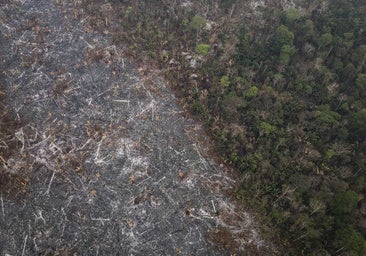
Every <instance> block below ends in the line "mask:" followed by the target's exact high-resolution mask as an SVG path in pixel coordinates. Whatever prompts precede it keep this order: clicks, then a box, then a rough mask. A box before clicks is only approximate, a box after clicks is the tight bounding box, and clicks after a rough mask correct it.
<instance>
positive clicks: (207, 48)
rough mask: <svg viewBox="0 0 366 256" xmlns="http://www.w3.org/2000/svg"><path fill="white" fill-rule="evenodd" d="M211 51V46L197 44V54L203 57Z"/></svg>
mask: <svg viewBox="0 0 366 256" xmlns="http://www.w3.org/2000/svg"><path fill="white" fill-rule="evenodd" d="M209 51H210V45H209V44H197V46H196V52H197V53H199V54H202V55H206V54H207V53H208V52H209Z"/></svg>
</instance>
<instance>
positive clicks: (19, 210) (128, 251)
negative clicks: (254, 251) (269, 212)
mask: <svg viewBox="0 0 366 256" xmlns="http://www.w3.org/2000/svg"><path fill="white" fill-rule="evenodd" d="M57 2H59V3H57ZM77 2H78V1H70V3H68V2H67V1H52V0H38V1H36V0H22V1H21V0H18V1H15V0H13V1H9V3H6V4H5V3H4V1H0V8H1V9H0V23H1V26H0V29H1V38H0V41H1V43H2V45H1V51H0V53H1V55H2V56H1V64H0V66H1V68H2V73H3V77H2V80H3V83H4V84H5V87H6V93H7V98H6V103H7V106H8V108H9V110H11V111H13V113H14V118H16V119H17V120H18V121H19V122H20V123H21V124H22V125H21V128H19V129H17V130H16V131H15V134H14V136H13V137H12V138H6V139H7V140H8V141H10V140H12V141H13V142H14V141H15V142H16V143H17V145H18V147H17V151H16V152H15V153H13V154H12V155H11V157H9V158H8V159H3V161H2V163H1V164H2V165H3V171H2V173H0V175H3V176H4V175H5V176H11V175H15V176H16V175H19V177H21V178H19V179H17V182H19V184H20V185H19V186H15V185H14V186H13V188H12V187H11V186H5V185H4V183H2V188H0V191H1V205H0V255H73V254H74V253H77V255H226V254H229V252H227V251H222V250H219V249H218V248H217V245H218V246H219V247H220V246H221V247H225V246H228V245H233V246H235V247H237V248H239V249H240V250H242V252H243V251H245V250H246V248H249V247H255V248H257V247H264V246H265V245H264V243H263V241H262V240H261V239H260V237H259V236H258V234H257V232H256V229H255V227H254V224H253V223H252V221H251V218H250V217H249V215H248V214H247V213H245V212H241V211H238V210H237V209H236V208H235V206H234V205H233V204H232V203H231V202H230V201H229V200H228V199H227V198H226V197H225V195H224V193H223V190H224V189H227V188H230V187H231V186H233V184H234V181H233V180H232V179H231V178H230V177H229V176H228V175H227V174H226V173H225V170H223V169H222V168H220V167H218V166H216V165H215V164H214V163H213V162H212V161H210V160H208V159H205V158H204V157H203V155H204V151H205V149H204V148H203V147H202V146H200V145H198V144H197V142H196V141H195V140H193V139H192V136H189V135H188V134H190V135H192V134H193V135H194V136H199V131H196V130H197V129H195V128H197V127H198V126H197V125H196V124H195V123H194V122H192V121H191V120H188V119H186V118H185V117H184V116H183V115H182V111H181V109H180V108H179V107H178V106H177V103H176V100H175V98H174V97H173V96H172V94H171V93H170V92H169V90H168V89H167V88H166V86H165V84H164V81H163V80H162V79H160V78H159V77H154V76H152V75H153V74H150V75H149V76H150V78H149V79H146V76H142V75H141V74H140V73H139V72H138V70H136V68H135V67H134V66H133V65H132V64H131V63H130V62H129V60H128V59H126V58H125V57H124V53H123V50H122V49H119V48H117V47H116V46H114V45H113V44H112V43H111V40H110V38H108V35H103V34H101V33H97V32H94V31H91V30H90V29H89V28H88V26H87V25H86V24H87V19H88V17H85V19H79V17H75V15H73V14H74V11H75V10H76V9H75V8H78V6H76V4H77ZM74 4H75V6H74ZM78 11H79V13H80V9H78ZM74 18H77V19H74ZM4 143H6V140H5V139H3V144H4ZM10 181H11V180H10ZM13 182H14V180H13ZM227 230H230V232H228V233H227V232H226V231H227ZM208 237H211V241H212V240H214V241H216V246H214V245H213V244H212V242H211V241H210V239H207V238H208ZM57 253H58V254H57ZM62 253H64V254H62Z"/></svg>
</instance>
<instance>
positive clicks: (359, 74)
mask: <svg viewBox="0 0 366 256" xmlns="http://www.w3.org/2000/svg"><path fill="white" fill-rule="evenodd" d="M243 2H245V3H243ZM278 2H280V1H272V2H271V1H267V4H266V5H265V6H262V7H261V6H259V7H257V8H256V9H255V11H254V10H253V8H248V5H247V4H248V3H249V2H248V1H235V0H221V1H219V0H216V1H215V0H202V1H194V2H192V3H191V2H189V1H176V0H165V1H153V0H149V1H128V0H125V1H111V4H112V8H113V10H114V12H113V14H112V13H108V15H105V14H104V13H103V11H101V10H103V8H101V5H103V4H105V2H103V1H94V3H91V2H90V1H85V5H86V8H87V9H88V11H89V12H91V13H93V14H96V15H99V16H100V18H101V20H102V21H103V22H97V21H95V24H94V25H95V26H96V27H100V29H101V31H103V30H104V29H105V28H106V27H108V26H109V29H110V30H111V31H112V40H113V42H114V43H116V44H118V43H121V44H124V45H126V44H127V45H128V52H129V53H130V54H131V56H133V57H134V58H135V59H137V60H140V61H141V62H144V63H146V61H149V63H150V64H152V65H155V67H156V68H159V69H161V70H163V72H164V74H165V76H166V78H167V79H168V81H170V84H171V86H172V88H173V90H174V91H175V92H176V94H177V95H178V97H179V98H180V99H181V101H182V104H183V105H184V106H185V107H187V109H189V110H190V111H191V113H192V114H193V115H194V116H195V117H196V118H198V119H200V120H201V121H202V122H203V123H204V124H205V126H206V128H207V131H208V133H209V134H211V135H212V138H213V139H214V141H215V142H216V146H215V150H216V151H217V152H218V154H220V155H221V157H222V160H223V161H225V162H226V163H227V164H228V165H231V166H233V167H235V169H237V171H238V172H239V173H240V174H241V175H240V177H241V183H240V186H239V187H238V188H237V190H236V191H235V192H233V194H234V196H235V197H236V198H237V199H238V200H239V201H240V202H242V203H243V204H245V205H247V206H249V207H250V208H252V209H253V210H254V212H256V213H257V214H256V215H257V217H258V218H259V219H260V221H261V223H263V225H264V227H263V230H264V231H263V232H264V233H265V234H267V235H268V237H269V238H271V239H273V241H275V243H277V245H278V246H279V247H280V248H282V249H283V252H286V253H288V254H290V255H366V243H365V236H366V199H365V198H364V197H365V194H366V193H365V192H366V180H365V177H366V176H365V172H366V155H365V153H366V141H365V139H366V15H365V14H366V3H365V2H364V1H359V0H330V1H315V0H313V1H312V0H307V1H305V0H304V1H298V2H299V3H298V4H297V5H296V6H294V7H292V8H283V6H281V5H279V4H278ZM183 3H184V4H183ZM111 20H115V21H116V22H115V23H112V22H110V21H111ZM109 24H118V25H115V26H114V27H113V28H111V27H110V25H109ZM283 254H285V253H283Z"/></svg>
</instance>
